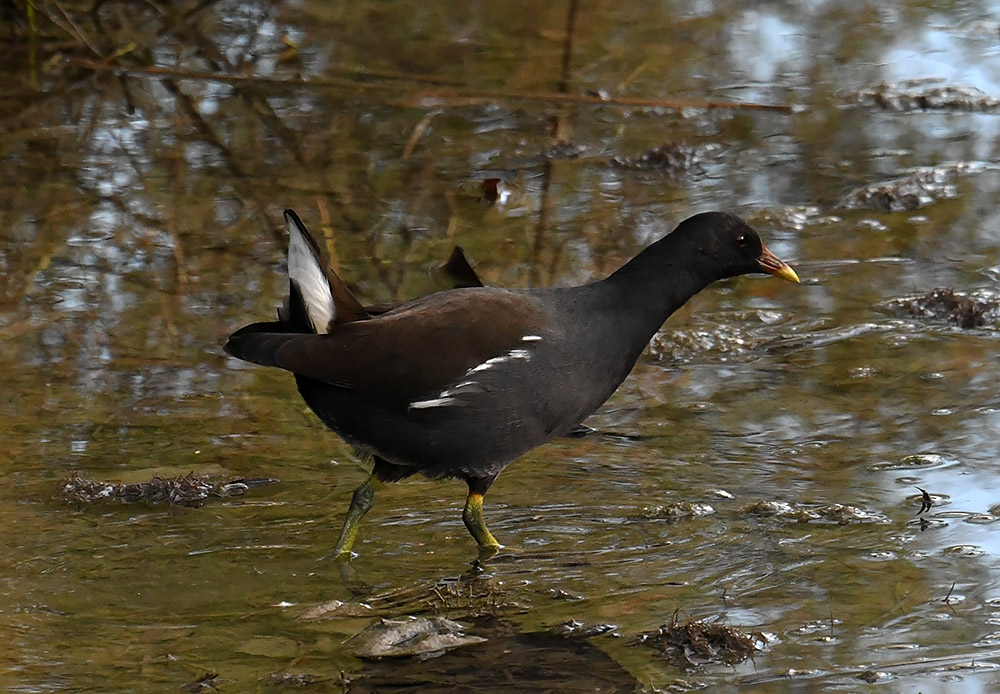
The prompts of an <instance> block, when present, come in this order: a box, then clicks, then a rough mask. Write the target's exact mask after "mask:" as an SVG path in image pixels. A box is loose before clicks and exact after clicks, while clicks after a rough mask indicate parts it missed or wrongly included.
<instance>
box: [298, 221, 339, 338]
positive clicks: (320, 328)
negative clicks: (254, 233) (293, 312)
mask: <svg viewBox="0 0 1000 694" xmlns="http://www.w3.org/2000/svg"><path fill="white" fill-rule="evenodd" d="M288 233H289V237H288V278H289V279H290V280H292V282H295V286H296V287H298V288H299V292H300V293H301V294H302V300H303V301H305V303H306V313H307V314H308V315H309V320H310V321H312V324H313V328H315V329H316V332H317V333H321V334H322V333H326V332H329V327H330V321H332V320H333V318H334V317H335V316H336V315H337V307H336V306H335V305H334V303H333V293H332V292H331V291H330V283H329V282H327V280H326V275H325V274H324V273H323V268H321V267H320V265H319V262H318V261H317V260H316V257H315V256H314V255H313V252H312V248H311V247H310V246H309V242H308V241H306V239H305V236H303V233H304V232H303V231H302V230H301V229H299V228H298V226H297V225H296V224H295V222H294V221H291V220H289V223H288Z"/></svg>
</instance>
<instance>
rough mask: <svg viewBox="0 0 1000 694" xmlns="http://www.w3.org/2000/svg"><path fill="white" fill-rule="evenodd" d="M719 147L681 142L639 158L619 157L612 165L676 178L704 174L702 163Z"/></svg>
mask: <svg viewBox="0 0 1000 694" xmlns="http://www.w3.org/2000/svg"><path fill="white" fill-rule="evenodd" d="M718 149H719V147H718V146H717V145H715V146H712V145H699V146H694V147H692V146H691V145H685V144H682V143H679V142H669V143H667V144H663V145H660V146H659V147H654V148H653V149H651V150H649V151H647V152H645V153H643V154H640V155H639V156H634V157H626V156H617V157H613V158H612V159H611V165H612V166H616V167H618V168H622V169H638V170H640V171H662V172H664V173H668V174H671V175H674V176H679V175H683V174H696V175H700V174H704V173H705V167H704V166H703V164H702V162H703V161H704V160H705V158H706V157H707V156H710V155H714V154H715V153H716V150H718Z"/></svg>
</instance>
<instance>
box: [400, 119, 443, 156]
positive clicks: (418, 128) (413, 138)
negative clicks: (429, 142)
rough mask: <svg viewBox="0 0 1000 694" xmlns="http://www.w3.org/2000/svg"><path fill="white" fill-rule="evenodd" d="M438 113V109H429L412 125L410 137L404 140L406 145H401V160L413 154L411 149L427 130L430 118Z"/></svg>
mask: <svg viewBox="0 0 1000 694" xmlns="http://www.w3.org/2000/svg"><path fill="white" fill-rule="evenodd" d="M438 113H440V111H431V112H430V113H428V114H427V115H426V116H424V117H423V118H421V119H420V122H419V123H417V124H416V125H415V126H413V132H412V133H410V139H409V140H407V141H406V146H405V147H403V157H402V159H403V161H406V160H408V159H409V158H410V156H411V155H412V154H413V150H414V148H415V147H416V146H417V142H419V141H420V138H421V137H423V136H424V133H425V132H427V128H429V127H430V125H431V120H432V119H433V118H434V116H436V115H437V114H438Z"/></svg>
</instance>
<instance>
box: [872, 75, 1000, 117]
mask: <svg viewBox="0 0 1000 694" xmlns="http://www.w3.org/2000/svg"><path fill="white" fill-rule="evenodd" d="M857 101H858V103H861V104H866V105H872V106H878V107H879V108H884V109H886V110H889V111H962V112H992V111H998V110H1000V99H997V98H996V97H992V96H989V95H988V94H986V93H984V92H981V91H979V90H978V89H976V88H974V87H961V86H958V87H956V86H936V87H932V86H928V85H926V84H920V83H914V82H904V83H903V84H902V85H900V86H897V85H891V84H880V85H878V86H876V87H872V88H871V89H865V90H862V91H860V92H858V94H857Z"/></svg>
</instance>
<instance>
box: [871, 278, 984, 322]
mask: <svg viewBox="0 0 1000 694" xmlns="http://www.w3.org/2000/svg"><path fill="white" fill-rule="evenodd" d="M884 306H885V308H887V309H889V310H890V311H892V312H897V313H898V312H902V313H906V314H908V315H910V316H914V317H916V318H933V319H939V320H945V321H947V322H949V323H953V324H955V325H957V326H958V327H960V328H967V329H968V328H982V327H986V326H996V325H997V324H998V323H1000V295H998V294H997V293H995V292H992V291H988V290H984V289H981V290H977V291H974V292H957V291H955V290H954V289H950V288H948V287H943V288H938V289H932V290H931V291H929V292H927V293H926V294H918V295H915V296H904V297H901V298H899V299H892V300H891V301H888V302H886V303H885V304H884Z"/></svg>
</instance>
